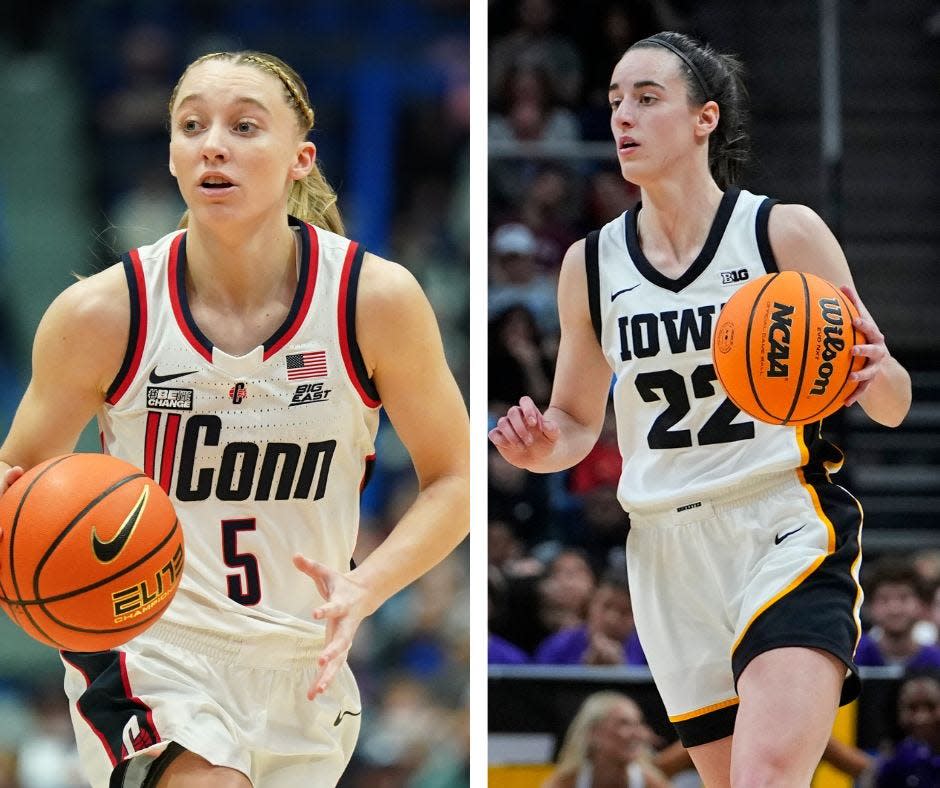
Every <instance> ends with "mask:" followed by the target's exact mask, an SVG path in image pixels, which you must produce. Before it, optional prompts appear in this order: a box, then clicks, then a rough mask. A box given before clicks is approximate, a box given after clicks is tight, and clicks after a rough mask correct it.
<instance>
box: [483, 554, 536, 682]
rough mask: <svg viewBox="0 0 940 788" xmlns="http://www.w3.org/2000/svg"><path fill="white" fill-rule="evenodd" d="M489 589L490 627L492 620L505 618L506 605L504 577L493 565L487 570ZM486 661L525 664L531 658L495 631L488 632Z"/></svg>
mask: <svg viewBox="0 0 940 788" xmlns="http://www.w3.org/2000/svg"><path fill="white" fill-rule="evenodd" d="M488 586H489V590H488V594H487V605H488V619H489V625H490V627H492V625H493V622H494V621H496V622H497V624H498V622H499V621H500V620H505V607H506V589H507V584H506V578H505V577H504V576H503V575H502V573H500V572H499V571H498V570H497V569H496V568H495V567H492V566H491V567H490V572H489V583H488ZM486 652H487V660H486V661H487V663H488V664H490V665H525V664H527V663H528V662H530V661H531V660H530V659H529V655H528V654H526V652H525V651H523V650H522V649H521V648H519V646H517V645H516V644H515V643H510V642H509V641H508V640H506V638H504V637H502V636H500V635H497V634H496V633H495V632H489V634H488V640H487V649H486Z"/></svg>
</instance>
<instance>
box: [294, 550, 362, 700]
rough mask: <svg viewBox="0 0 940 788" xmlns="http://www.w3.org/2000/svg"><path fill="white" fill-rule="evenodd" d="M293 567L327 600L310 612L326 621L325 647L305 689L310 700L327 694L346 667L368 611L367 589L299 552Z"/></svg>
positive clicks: (320, 619)
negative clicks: (307, 687) (309, 579)
mask: <svg viewBox="0 0 940 788" xmlns="http://www.w3.org/2000/svg"><path fill="white" fill-rule="evenodd" d="M294 566H296V567H297V568H298V569H299V570H300V571H301V572H303V573H304V574H305V575H307V576H308V577H310V578H311V579H312V580H313V582H314V583H316V585H317V590H318V591H319V592H320V596H322V597H323V598H324V599H325V600H326V604H324V605H321V606H320V607H318V608H317V609H316V610H314V611H313V617H314V619H315V620H317V621H325V622H326V645H324V647H323V651H321V652H320V656H319V657H318V658H317V674H316V676H315V677H314V679H313V684H311V685H310V688H309V689H308V690H307V698H308V700H313V699H314V698H315V697H316V696H317V695H319V694H321V693H323V692H326V690H327V688H328V687H329V686H330V683H331V682H332V681H333V678H334V677H335V676H336V673H337V671H339V669H340V668H342V667H343V665H344V664H346V656H347V655H348V654H349V649H350V648H351V647H352V641H353V637H354V636H355V634H356V630H357V629H359V624H361V623H362V619H364V618H365V617H366V616H367V615H368V614H369V613H370V612H371V609H370V608H369V606H368V602H367V600H368V593H367V590H366V589H365V588H363V587H362V586H361V585H359V584H358V583H356V582H355V581H354V580H353V579H351V578H350V577H349V576H348V575H347V574H344V573H342V572H336V571H334V570H333V569H330V568H329V567H328V566H325V565H323V564H321V563H319V562H317V561H311V560H310V559H309V558H305V557H304V556H302V555H300V554H299V553H298V554H297V555H295V556H294Z"/></svg>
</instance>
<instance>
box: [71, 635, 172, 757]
mask: <svg viewBox="0 0 940 788" xmlns="http://www.w3.org/2000/svg"><path fill="white" fill-rule="evenodd" d="M61 655H62V659H63V660H64V661H65V662H67V663H68V664H69V665H71V666H72V667H74V668H75V669H76V670H77V671H79V672H80V673H81V674H82V676H84V678H85V683H86V689H85V691H84V692H83V693H82V694H81V696H80V697H79V699H78V701H77V702H76V704H75V706H76V708H77V710H78V713H79V714H80V715H81V717H82V719H83V720H85V722H86V723H87V724H88V727H89V728H91V730H92V731H93V732H94V733H95V735H96V736H97V737H98V739H99V740H100V741H101V745H102V747H103V748H104V751H105V755H107V757H108V759H109V760H110V761H111V765H112V766H117V765H118V764H119V763H120V762H121V761H123V760H124V759H125V758H126V757H128V755H132V754H133V752H128V750H127V746H126V745H125V743H124V731H125V729H128V738H131V736H130V734H131V732H133V738H132V739H131V744H132V749H133V751H134V752H137V751H140V750H143V749H145V748H146V747H150V746H151V745H153V744H157V743H159V742H160V741H162V739H161V738H160V733H159V731H157V728H156V725H154V722H153V709H151V708H150V707H149V706H148V705H147V704H146V703H144V702H143V701H142V700H141V699H140V698H138V697H137V696H135V695H134V693H133V691H132V690H131V686H130V681H129V679H128V677H127V666H126V664H125V659H126V657H127V655H126V654H125V653H124V652H123V651H97V652H93V653H88V654H81V653H77V652H72V651H63V652H61ZM131 718H134V719H136V723H137V724H136V725H133V726H130V727H129V722H130V720H131Z"/></svg>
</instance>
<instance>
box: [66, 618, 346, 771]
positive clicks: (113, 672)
mask: <svg viewBox="0 0 940 788" xmlns="http://www.w3.org/2000/svg"><path fill="white" fill-rule="evenodd" d="M318 653H319V649H318V648H316V647H314V646H313V645H312V644H311V642H310V640H309V639H303V638H298V637H295V636H292V635H275V636H265V637H263V638H255V639H253V640H245V639H242V640H240V639H239V638H237V637H231V638H229V637H223V636H219V635H215V634H212V633H207V632H205V631H202V630H194V629H193V630H190V629H187V628H185V627H179V626H169V625H167V624H162V623H157V624H156V625H154V627H153V628H152V629H151V630H149V631H148V632H146V633H145V634H144V635H142V636H140V637H138V638H135V639H134V640H132V641H131V642H130V643H128V644H127V645H126V646H123V647H121V648H120V649H118V650H113V651H103V652H97V653H93V654H75V653H71V652H63V654H62V660H63V662H64V663H65V668H66V670H65V691H66V694H67V695H68V697H69V703H70V707H71V713H72V723H73V725H74V727H75V736H76V739H77V741H78V749H79V755H80V756H81V761H82V766H83V768H84V770H85V774H86V776H87V778H88V780H89V781H90V782H91V784H92V786H93V788H107V787H108V786H110V787H111V788H119V787H127V788H138V786H141V785H143V783H144V780H145V778H146V776H147V772H148V771H149V770H150V766H151V765H152V764H153V763H154V761H155V759H156V757H157V756H158V755H160V754H161V753H162V752H163V751H164V749H165V748H166V747H167V746H168V745H169V743H171V742H175V743H176V744H178V745H179V746H181V747H182V748H184V749H186V750H189V751H190V752H193V753H195V754H197V755H200V756H202V757H203V758H205V759H206V760H207V761H209V762H210V763H212V764H215V765H217V766H227V767H229V768H232V769H237V770H238V771H240V772H243V773H244V774H245V775H247V776H248V778H249V779H250V780H251V781H252V784H253V785H254V786H259V787H261V788H295V786H298V785H317V786H331V785H335V784H336V782H337V781H338V780H339V777H340V775H341V774H342V773H343V770H344V769H345V768H346V765H347V764H348V762H349V759H350V757H351V756H352V751H353V747H354V746H355V743H356V739H357V737H358V735H359V719H360V718H359V715H360V713H361V707H360V701H359V690H358V688H357V686H356V681H355V679H354V678H353V675H352V671H350V669H349V667H348V666H346V667H344V669H343V670H342V671H341V672H340V673H339V674H338V675H337V676H336V678H335V679H334V681H333V683H332V684H331V686H330V688H329V689H328V691H327V692H326V693H325V694H323V695H319V696H317V698H316V699H315V700H313V701H309V700H307V694H306V693H307V689H308V687H309V686H310V684H311V683H312V681H313V677H314V675H315V672H316V659H317V655H318Z"/></svg>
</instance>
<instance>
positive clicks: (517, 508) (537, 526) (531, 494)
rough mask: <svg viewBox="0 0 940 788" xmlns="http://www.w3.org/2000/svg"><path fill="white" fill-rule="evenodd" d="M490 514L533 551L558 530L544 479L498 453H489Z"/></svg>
mask: <svg viewBox="0 0 940 788" xmlns="http://www.w3.org/2000/svg"><path fill="white" fill-rule="evenodd" d="M488 459H489V463H488V468H489V472H488V476H487V478H488V481H489V510H490V511H489V514H490V517H491V518H493V519H497V520H502V521H503V522H505V523H508V524H509V526H510V527H511V528H512V530H513V533H514V534H515V535H516V537H517V538H518V539H520V540H521V541H522V543H523V544H524V545H525V546H526V547H528V548H532V547H534V546H535V545H536V544H538V543H539V542H542V541H544V540H546V539H550V538H551V536H552V533H553V531H554V523H553V521H552V511H551V507H550V505H549V500H548V484H547V480H546V479H545V478H544V477H538V476H533V475H532V474H531V473H525V472H523V471H520V470H519V469H518V468H515V467H513V466H512V465H510V464H509V463H508V462H506V461H505V460H504V459H503V458H502V457H500V456H499V454H498V453H497V452H496V451H493V450H491V451H490V452H489V454H488Z"/></svg>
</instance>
